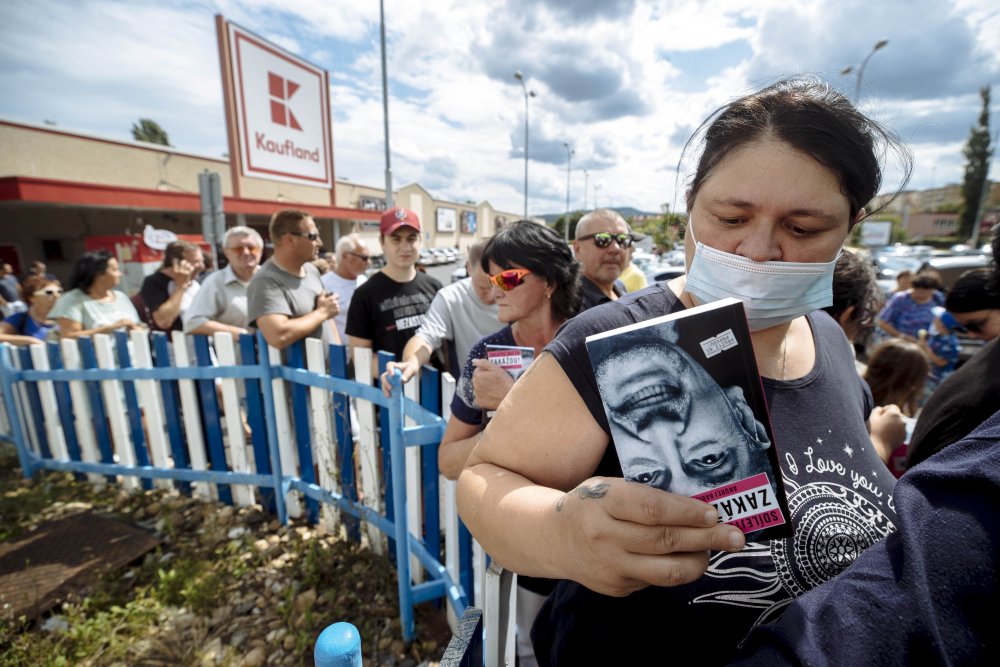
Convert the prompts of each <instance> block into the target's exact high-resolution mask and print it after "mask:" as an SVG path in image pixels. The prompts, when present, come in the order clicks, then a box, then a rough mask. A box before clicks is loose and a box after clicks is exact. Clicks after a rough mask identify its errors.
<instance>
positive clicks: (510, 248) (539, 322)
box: [438, 220, 580, 667]
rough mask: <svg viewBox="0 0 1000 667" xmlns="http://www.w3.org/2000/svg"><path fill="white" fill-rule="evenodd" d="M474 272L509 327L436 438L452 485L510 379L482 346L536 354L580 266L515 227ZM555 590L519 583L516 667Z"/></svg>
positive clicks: (467, 378)
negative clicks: (486, 283) (480, 274)
mask: <svg viewBox="0 0 1000 667" xmlns="http://www.w3.org/2000/svg"><path fill="white" fill-rule="evenodd" d="M479 264H480V268H481V269H482V270H483V271H484V272H488V275H489V280H490V283H491V290H492V298H493V300H494V301H495V302H496V305H497V308H498V313H499V315H498V317H499V322H501V323H505V324H506V325H507V326H505V327H504V328H502V329H500V331H497V332H496V333H493V334H490V335H488V336H485V337H484V338H482V339H481V340H480V341H479V342H478V343H476V344H475V345H474V346H473V347H472V350H471V351H470V352H469V356H468V360H467V361H466V362H465V368H464V370H463V371H462V375H461V377H460V378H459V380H458V386H457V387H456V389H455V396H454V398H453V399H452V401H451V419H449V420H448V426H447V428H446V429H445V432H444V436H443V437H442V439H441V447H440V449H439V450H438V464H439V466H440V468H441V473H442V474H443V475H444V476H445V477H447V478H449V479H455V478H456V477H457V476H458V474H459V472H461V470H462V467H463V466H464V465H465V460H466V459H467V458H468V456H469V452H470V451H471V450H472V448H473V447H474V446H475V445H476V442H477V440H478V437H479V435H480V434H481V433H482V431H483V428H484V427H485V424H486V419H485V416H484V411H487V410H495V409H496V407H497V406H498V405H499V404H500V402H501V401H502V400H503V398H504V396H506V394H507V392H509V391H510V388H511V386H512V385H513V384H514V379H513V378H512V377H511V376H510V375H509V374H508V373H507V371H505V370H504V369H503V368H501V367H499V366H496V365H494V364H492V363H490V362H489V361H487V360H486V350H487V346H488V345H516V346H520V347H530V348H532V349H533V350H534V353H535V354H536V355H537V354H539V353H540V352H541V351H542V348H544V347H545V346H546V345H547V344H548V343H549V342H550V341H551V340H552V338H553V337H554V336H555V334H556V331H557V330H558V329H559V327H560V326H562V324H563V323H564V322H565V321H566V320H568V319H569V318H571V317H573V315H574V314H575V313H576V312H577V310H578V309H579V307H580V282H579V264H578V263H577V262H576V260H574V259H573V255H572V254H571V253H570V251H569V248H568V247H567V245H566V243H565V242H564V241H563V239H562V238H560V236H559V234H557V233H556V232H554V231H553V230H552V229H550V228H548V227H546V226H544V225H539V224H537V223H534V222H531V221H528V220H520V221H518V222H515V223H513V224H511V225H508V226H507V227H504V228H503V229H502V230H500V231H499V232H497V233H496V235H495V236H494V237H493V238H492V239H490V241H489V243H487V244H486V247H485V248H484V250H483V254H482V258H481V259H480V261H479ZM554 585H555V582H554V581H551V580H549V579H538V578H534V577H518V593H517V628H518V633H517V636H518V639H517V655H518V658H519V660H520V664H522V665H525V666H526V667H530V666H533V665H536V664H537V663H536V662H535V658H534V653H533V651H532V647H531V642H530V639H529V636H530V635H529V633H530V631H531V624H532V623H533V622H534V620H535V616H536V615H537V614H538V610H539V608H541V606H542V603H543V602H544V601H545V596H546V595H548V594H549V593H550V592H552V589H553V587H554Z"/></svg>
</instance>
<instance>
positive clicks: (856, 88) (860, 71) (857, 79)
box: [840, 39, 889, 104]
mask: <svg viewBox="0 0 1000 667" xmlns="http://www.w3.org/2000/svg"><path fill="white" fill-rule="evenodd" d="M888 43H889V40H887V39H880V40H878V41H877V42H875V46H873V47H872V50H871V51H869V52H868V55H867V56H865V59H864V60H862V61H861V65H860V66H859V67H858V71H857V73H856V74H855V80H854V103H855V104H857V102H858V98H859V96H860V95H861V77H863V76H864V74H865V65H867V64H868V61H869V60H870V59H871V57H872V56H873V55H875V52H876V51H878V50H879V49H882V48H885V46H886V45H887V44H888ZM853 71H854V67H853V66H852V65H848V66H847V67H845V68H844V69H842V70H840V73H841V74H850V73H851V72H853Z"/></svg>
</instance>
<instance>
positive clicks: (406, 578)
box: [379, 353, 413, 643]
mask: <svg viewBox="0 0 1000 667" xmlns="http://www.w3.org/2000/svg"><path fill="white" fill-rule="evenodd" d="M379 356H381V353H380V355H379ZM401 377H402V374H401V372H400V371H399V370H396V371H394V372H393V374H392V376H391V377H390V382H391V384H392V396H391V397H390V398H389V410H388V413H389V459H390V465H391V469H392V505H389V504H388V503H387V508H388V507H392V506H393V505H394V506H395V507H394V508H393V509H394V512H395V516H396V519H395V520H394V521H393V524H392V526H393V533H395V535H396V581H397V585H398V588H399V616H400V619H399V621H400V627H401V629H402V631H403V641H405V642H407V643H408V642H409V641H410V640H411V639H412V638H413V587H412V586H411V584H410V533H409V530H408V527H407V525H406V506H405V503H406V457H405V456H404V451H403V447H404V445H403V386H402V382H401V379H400V378H401Z"/></svg>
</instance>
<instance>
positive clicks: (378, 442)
mask: <svg viewBox="0 0 1000 667" xmlns="http://www.w3.org/2000/svg"><path fill="white" fill-rule="evenodd" d="M210 343H211V345H210ZM209 348H211V350H210V349H209ZM213 354H214V359H213V356H212V355H213ZM284 354H285V359H284V360H283V358H282V356H283V355H282V352H280V351H279V350H276V349H274V348H271V347H267V346H265V345H264V341H263V338H254V337H251V336H242V337H241V338H240V340H239V341H236V340H234V339H233V337H232V336H230V335H229V334H224V333H220V334H216V335H215V336H214V337H213V338H212V339H211V341H209V340H208V339H206V338H205V337H200V336H185V335H183V334H181V333H179V332H174V333H173V334H172V336H171V337H170V339H167V338H166V337H165V335H164V334H153V335H152V336H150V335H148V334H146V333H145V332H138V331H136V332H131V333H130V334H129V335H128V336H126V334H124V333H117V334H115V335H114V336H109V335H97V336H94V337H93V339H92V340H91V339H80V340H62V341H60V343H59V344H58V345H57V344H55V343H49V344H47V345H46V346H31V347H29V348H12V347H10V346H8V345H2V344H0V394H2V398H3V401H2V402H0V439H6V440H10V441H13V442H14V444H15V445H16V446H17V449H18V455H19V457H20V460H21V465H22V469H23V471H24V474H25V476H28V477H30V476H32V475H33V474H34V473H35V472H36V471H38V470H40V469H55V470H68V471H73V472H76V473H78V474H85V475H86V476H87V478H88V479H89V480H90V482H91V483H93V484H95V485H103V484H107V483H117V484H121V485H122V487H123V488H125V489H128V490H139V489H141V488H152V487H153V486H155V487H157V488H161V489H165V490H170V491H171V492H176V493H190V494H192V495H194V496H196V497H199V498H203V499H206V500H207V499H215V500H220V501H222V502H227V503H231V504H233V505H236V506H240V507H245V506H249V505H253V504H260V505H262V506H264V507H265V508H266V507H273V508H274V511H275V512H276V513H277V515H278V516H279V518H280V519H281V520H282V521H287V520H288V517H292V518H295V519H302V520H314V521H316V522H319V523H321V524H322V525H323V526H324V527H325V528H326V529H327V530H330V531H337V530H346V531H347V533H348V534H354V530H355V529H354V526H356V525H357V518H360V519H362V521H361V522H360V526H361V534H362V535H363V537H361V539H363V540H366V541H367V542H368V543H369V544H370V546H371V548H372V549H373V550H374V551H376V552H377V553H384V554H387V555H390V554H391V552H390V551H389V548H388V541H389V540H395V541H396V554H395V562H396V566H397V569H398V572H399V573H400V575H401V581H400V613H401V618H402V621H403V623H402V625H403V636H404V639H405V640H407V641H408V640H409V639H410V638H411V637H412V632H413V627H412V626H413V613H412V607H413V605H414V604H418V603H420V602H423V601H426V600H432V599H438V598H442V597H443V598H445V599H446V600H448V602H449V605H448V617H449V622H450V623H451V625H452V629H453V630H454V629H456V628H457V627H458V624H459V621H460V619H461V618H462V614H463V611H464V608H465V606H466V604H469V605H475V606H476V607H479V608H486V607H487V600H486V599H485V597H486V585H485V582H486V557H485V555H484V554H483V551H482V549H481V548H480V547H479V546H478V544H474V540H472V539H471V537H470V536H468V533H467V531H465V530H464V528H462V527H461V525H460V521H459V518H458V513H457V510H456V504H455V483H454V482H452V481H449V480H446V479H444V478H443V477H439V476H438V473H437V444H438V443H439V442H440V438H441V435H442V434H443V432H444V424H445V423H446V421H447V419H448V417H449V416H450V410H449V409H448V406H449V405H450V403H451V399H452V396H453V395H454V391H455V381H454V379H453V378H452V377H451V376H450V375H448V374H443V375H441V376H440V378H439V380H438V379H437V373H436V372H435V371H434V370H433V369H429V368H428V369H426V370H425V374H426V375H427V376H428V377H427V378H424V379H423V381H422V382H416V381H412V382H410V383H407V385H405V395H406V400H404V399H403V398H402V397H400V396H399V395H398V394H399V392H398V389H397V390H396V392H395V393H394V395H393V398H391V399H386V398H385V397H384V396H383V395H382V393H381V390H379V389H377V388H375V387H373V386H372V382H371V381H370V378H369V377H368V376H369V373H370V369H371V368H372V351H371V350H367V349H357V350H355V351H354V360H353V361H354V369H355V378H354V380H353V381H352V380H349V379H346V378H345V377H344V375H345V368H346V363H345V355H346V350H345V349H344V348H342V347H340V346H329V347H328V348H326V349H325V348H324V346H323V345H322V343H321V342H320V341H318V340H314V339H309V340H306V341H304V345H302V344H301V343H300V344H297V347H295V348H294V349H293V348H290V349H289V350H286V351H285V353H284ZM390 359H391V356H390V355H387V354H385V353H380V354H379V360H380V362H381V363H382V365H383V367H384V363H385V361H387V360H390ZM331 371H332V372H331ZM421 384H423V386H424V388H425V393H428V392H429V393H430V394H432V395H434V396H438V395H439V396H440V405H442V406H444V407H443V409H442V410H441V411H440V414H439V415H438V414H437V410H436V407H437V406H436V405H435V406H434V408H435V409H433V410H427V409H426V408H421V407H420V387H421ZM438 392H439V393H438ZM434 403H437V401H434ZM347 405H351V406H352V408H353V409H352V410H348V409H347ZM376 408H379V409H380V411H381V413H382V418H383V423H382V426H381V428H380V427H379V424H378V423H377V413H378V412H379V410H377V409H376ZM352 413H353V414H352ZM404 416H405V424H404ZM352 422H353V430H354V432H355V433H356V437H351V433H352ZM380 436H381V437H380ZM387 454H388V455H387ZM397 456H398V460H399V463H398V464H397V463H395V460H394V459H395V458H396V457H397ZM387 477H390V478H392V479H391V481H390V480H387ZM397 478H401V479H397ZM354 480H357V483H356V484H355V483H354ZM435 490H436V491H435ZM397 495H403V496H405V500H404V501H402V502H397V499H396V496H397ZM394 507H395V508H398V509H396V510H394ZM402 508H405V511H403V509H402ZM320 509H321V512H320V511H318V510H320ZM400 513H401V514H402V515H403V516H399V514H400ZM442 535H443V539H444V562H439V560H438V558H439V553H440V546H439V545H440V539H441V536H442ZM406 536H408V537H406ZM400 538H403V539H402V540H401V539H400ZM402 577H405V579H406V580H405V581H403V580H402ZM470 589H471V590H470ZM488 624H489V619H487V625H488Z"/></svg>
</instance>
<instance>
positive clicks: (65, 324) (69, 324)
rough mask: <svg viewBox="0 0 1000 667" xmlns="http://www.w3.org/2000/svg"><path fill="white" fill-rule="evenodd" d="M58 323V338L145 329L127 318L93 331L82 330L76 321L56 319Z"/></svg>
mask: <svg viewBox="0 0 1000 667" xmlns="http://www.w3.org/2000/svg"><path fill="white" fill-rule="evenodd" d="M56 321H57V322H58V323H59V336H60V337H61V338H80V337H81V336H93V335H94V334H101V333H111V332H112V331H115V330H116V329H126V330H130V329H145V327H144V326H143V325H141V324H139V323H138V322H134V321H132V320H130V319H128V318H122V319H120V320H118V321H117V322H112V323H111V324H105V325H104V326H102V327H94V328H93V329H84V328H83V324H82V323H81V322H77V321H76V320H71V319H68V318H66V317H59V318H56Z"/></svg>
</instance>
